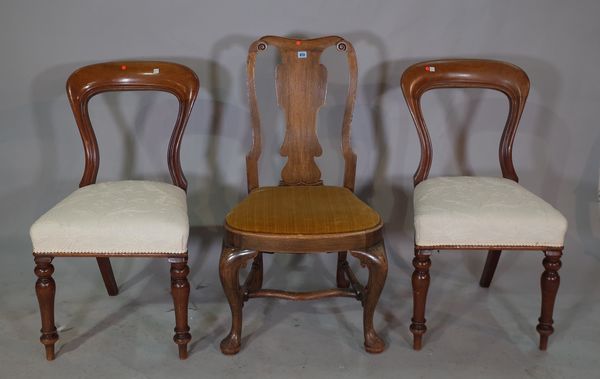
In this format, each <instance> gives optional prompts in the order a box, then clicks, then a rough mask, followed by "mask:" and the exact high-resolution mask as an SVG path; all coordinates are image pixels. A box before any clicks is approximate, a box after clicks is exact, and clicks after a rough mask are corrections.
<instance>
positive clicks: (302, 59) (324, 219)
mask: <svg viewBox="0 0 600 379" xmlns="http://www.w3.org/2000/svg"><path fill="white" fill-rule="evenodd" d="M268 46H274V47H276V48H278V50H279V52H280V55H281V60H282V61H281V64H279V65H278V66H277V70H276V87H277V99H278V103H279V106H280V107H281V108H283V111H284V113H285V118H286V134H285V138H284V142H283V145H282V146H281V149H280V153H281V155H282V156H284V157H287V162H286V164H285V166H284V167H283V170H282V172H281V182H280V185H279V186H276V187H260V186H259V183H258V160H259V157H260V154H261V125H260V119H259V111H258V102H257V98H256V86H255V62H256V56H257V53H259V52H260V51H263V50H265V49H267V47H268ZM331 46H335V47H336V48H337V50H338V51H340V52H342V53H344V54H345V55H346V57H347V62H348V67H349V72H350V82H349V89H348V94H347V99H346V108H345V113H344V119H343V126H342V143H341V147H342V153H343V157H344V161H345V171H344V186H343V187H334V186H325V185H323V182H322V180H321V172H320V170H319V168H318V167H317V165H316V163H315V160H314V158H315V157H317V156H320V155H321V152H322V151H321V146H320V145H319V141H318V139H317V133H316V119H317V112H318V110H319V108H320V107H321V106H322V105H323V104H324V101H325V93H326V89H327V70H326V68H325V66H324V65H322V64H321V63H320V62H319V59H320V56H321V53H322V52H323V51H324V50H325V49H326V48H328V47H331ZM247 74H248V92H249V101H250V113H251V118H252V132H253V140H252V141H253V143H252V148H251V150H250V152H249V154H248V155H247V157H246V165H247V167H246V168H247V179H248V192H249V194H248V196H247V197H246V198H245V199H244V200H243V201H242V202H241V203H239V204H238V205H237V206H236V207H235V208H234V209H233V210H232V211H231V212H230V213H229V214H228V215H227V217H226V220H225V236H224V241H223V251H222V254H221V259H220V263H219V274H220V278H221V283H222V285H223V289H224V291H225V295H226V296H227V300H228V301H229V305H230V307H231V315H232V325H231V331H230V333H229V335H228V336H227V337H226V338H225V339H224V340H223V341H222V342H221V351H222V352H223V353H224V354H236V353H237V352H239V350H240V344H241V336H240V335H241V329H242V304H243V303H244V302H245V301H247V300H248V299H251V298H257V297H272V298H273V297H274V298H281V299H289V300H313V299H320V298H325V297H336V296H343V297H355V298H356V299H358V300H360V301H361V303H362V305H363V307H364V313H363V326H364V337H365V348H366V350H367V351H368V352H371V353H378V352H381V351H383V349H384V342H383V341H382V340H381V338H379V337H378V336H377V334H376V332H375V330H374V329H373V313H374V311H375V306H376V304H377V301H378V299H379V295H380V293H381V290H382V289H383V285H384V282H385V278H386V275H387V260H386V255H385V249H384V245H383V237H382V231H381V229H382V226H383V225H382V221H381V218H380V216H379V215H378V214H377V213H376V212H375V211H374V210H372V209H371V208H370V207H368V206H367V205H366V204H365V203H363V202H362V201H360V200H359V199H358V198H357V197H356V196H355V195H354V193H353V190H354V176H355V171H356V155H355V154H354V152H353V151H352V147H351V144H350V124H351V120H352V112H353V108H354V101H355V97H356V80H357V64H356V56H355V53H354V48H353V47H352V45H351V44H350V43H349V42H348V41H346V40H344V39H343V38H341V37H336V36H330V37H323V38H317V39H308V40H294V39H287V38H282V37H273V36H266V37H262V38H260V39H259V40H257V41H255V42H254V43H252V45H251V46H250V49H249V53H248V62H247ZM267 252H268V253H292V254H298V253H318V252H338V261H337V275H336V278H337V279H336V280H337V288H334V289H329V290H322V291H314V292H288V291H281V290H274V289H263V288H262V283H263V263H262V255H263V253H267ZM348 252H349V253H350V255H352V256H354V257H356V258H358V259H359V260H360V262H361V264H362V265H363V266H366V267H367V268H368V270H369V279H368V283H367V285H366V286H363V285H361V284H360V283H359V282H358V281H357V279H356V277H355V275H354V273H353V272H352V270H351V269H350V268H349V266H348V262H347V261H346V257H347V253H348ZM251 259H252V260H253V263H252V268H251V271H250V272H249V274H248V277H247V278H246V280H245V282H244V283H243V284H240V282H239V275H238V274H239V270H240V267H242V266H244V265H245V264H246V262H248V261H249V260H251ZM349 287H351V289H349Z"/></svg>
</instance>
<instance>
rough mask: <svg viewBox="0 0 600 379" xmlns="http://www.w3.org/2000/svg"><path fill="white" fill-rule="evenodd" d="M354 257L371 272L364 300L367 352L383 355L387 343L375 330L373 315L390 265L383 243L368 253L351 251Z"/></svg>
mask: <svg viewBox="0 0 600 379" xmlns="http://www.w3.org/2000/svg"><path fill="white" fill-rule="evenodd" d="M350 253H351V254H352V256H353V257H355V258H357V259H358V260H360V263H361V265H362V266H363V267H364V266H366V267H367V268H368V270H369V280H368V282H367V287H366V294H365V298H364V299H363V330H364V335H365V350H366V351H367V352H369V353H381V352H382V351H383V350H384V349H385V343H384V342H383V340H382V339H381V338H380V337H379V336H378V335H377V332H375V329H374V328H373V315H374V314H375V307H376V306H377V302H378V301H379V296H380V295H381V291H382V290H383V285H384V284H385V278H386V277H387V270H388V263H387V258H386V254H385V247H384V246H383V243H379V244H377V245H375V246H373V247H372V248H370V249H368V250H367V251H366V252H362V251H351V252H350Z"/></svg>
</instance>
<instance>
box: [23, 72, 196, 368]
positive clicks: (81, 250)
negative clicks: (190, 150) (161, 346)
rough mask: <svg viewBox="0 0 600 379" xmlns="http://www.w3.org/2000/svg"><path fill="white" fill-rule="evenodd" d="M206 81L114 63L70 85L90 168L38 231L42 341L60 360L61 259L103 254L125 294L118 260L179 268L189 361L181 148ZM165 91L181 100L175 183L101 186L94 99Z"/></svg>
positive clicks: (173, 156)
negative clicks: (57, 268)
mask: <svg viewBox="0 0 600 379" xmlns="http://www.w3.org/2000/svg"><path fill="white" fill-rule="evenodd" d="M198 89H199V82H198V78H197V76H196V74H195V73H194V72H193V71H192V70H190V69H189V68H187V67H185V66H182V65H179V64H175V63H167V62H150V61H148V62H109V63H100V64H94V65H90V66H86V67H83V68H80V69H79V70H77V71H75V72H74V73H73V74H71V76H70V77H69V79H68V81H67V94H68V98H69V102H70V103H71V108H72V109H73V113H74V115H75V121H76V122H77V126H78V128H79V132H80V134H81V138H82V140H83V147H84V151H85V171H84V173H83V177H82V179H81V182H80V183H79V187H80V188H79V189H78V190H76V191H75V192H73V193H72V194H70V195H69V196H67V197H66V198H65V199H64V200H62V201H61V202H60V203H58V204H57V205H56V206H54V207H53V208H52V209H50V210H49V211H48V212H47V213H46V214H44V215H43V216H42V217H40V218H39V219H38V220H37V221H36V222H35V223H34V224H33V226H32V227H31V231H30V234H31V240H32V243H33V256H34V259H35V274H36V275H37V277H38V279H37V282H36V285H35V290H36V294H37V298H38V302H39V305H40V312H41V316H42V330H41V332H42V336H41V338H40V340H41V342H42V344H44V346H45V347H46V358H47V359H48V360H52V359H54V344H55V343H56V341H57V340H58V334H57V332H56V327H55V325H54V294H55V289H56V287H55V283H54V279H52V273H53V272H54V267H53V266H52V264H51V262H52V260H53V259H54V258H55V257H95V258H96V260H97V262H98V266H99V268H100V273H101V274H102V278H103V280H104V284H105V286H106V290H107V291H108V294H109V295H110V296H114V295H117V294H118V292H119V291H118V288H117V284H116V282H115V278H114V275H113V272H112V268H111V264H110V260H109V259H110V258H113V257H115V258H116V257H154V258H166V259H167V260H168V261H169V262H170V263H171V292H172V295H173V302H174V305H175V318H176V327H175V337H174V341H175V343H176V344H177V345H178V346H179V357H180V358H181V359H185V358H186V357H187V344H188V343H189V342H190V340H191V335H190V333H189V329H190V328H189V326H188V322H187V308H188V298H189V292H190V286H189V283H188V281H187V275H188V272H189V268H188V266H187V258H188V254H187V239H188V233H189V225H188V216H187V204H186V194H185V191H186V189H187V181H186V179H185V176H184V175H183V172H182V170H181V163H180V159H179V150H180V147H181V139H182V136H183V132H184V130H185V126H186V124H187V121H188V118H189V116H190V113H191V111H192V107H193V104H194V101H195V99H196V95H197V94H198ZM128 90H134V91H141V90H154V91H165V92H170V93H171V94H173V95H175V97H177V99H178V100H179V114H178V116H177V121H176V123H175V127H174V129H173V133H172V135H171V140H170V142H169V150H168V163H169V171H170V174H171V178H172V180H173V184H174V185H171V184H167V183H159V182H151V181H132V180H127V181H115V182H104V183H98V184H96V175H97V173H98V167H99V164H100V160H99V151H98V143H97V141H96V136H95V134H94V130H93V128H92V124H91V121H90V118H89V113H88V102H89V100H90V98H92V97H93V96H95V95H97V94H99V93H103V92H108V91H128Z"/></svg>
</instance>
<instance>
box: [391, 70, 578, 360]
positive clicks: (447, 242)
mask: <svg viewBox="0 0 600 379" xmlns="http://www.w3.org/2000/svg"><path fill="white" fill-rule="evenodd" d="M401 86H402V91H403V93H404V98H405V99H406V103H407V104H408V107H409V109H410V113H411V115H412V118H413V120H414V122H415V125H416V127H417V133H418V135H419V139H420V143H421V161H420V163H419V167H418V169H417V171H416V173H415V175H414V177H413V179H414V185H415V191H414V212H415V216H414V217H415V219H414V223H415V258H414V259H413V266H414V267H415V271H414V273H413V275H412V286H413V307H414V308H413V318H412V324H411V325H410V330H411V332H412V333H413V335H414V345H413V347H414V349H416V350H419V349H420V348H421V345H422V342H421V341H422V337H423V334H424V333H425V331H426V330H427V328H426V327H425V301H426V297H427V290H428V288H429V280H430V276H429V267H430V266H431V260H430V258H429V256H430V254H431V251H432V250H487V251H488V255H487V261H486V263H485V268H484V270H483V274H482V275H481V280H480V282H479V284H480V285H481V287H489V286H490V283H491V281H492V277H493V275H494V271H495V270H496V265H497V264H498V259H499V258H500V253H501V251H502V250H541V251H543V252H544V254H545V258H544V261H543V265H544V268H545V270H544V272H543V274H542V278H541V288H542V311H541V316H540V318H539V324H538V326H537V331H538V332H539V334H540V336H541V338H540V345H539V347H540V349H541V350H546V347H547V344H548V337H549V336H550V334H552V332H553V330H554V329H553V327H552V324H553V320H552V312H553V308H554V300H555V298H556V293H557V290H558V286H559V282H560V278H559V275H558V270H559V269H560V267H561V262H560V257H561V255H562V251H563V244H564V237H565V233H566V229H567V221H566V219H565V218H564V217H563V216H562V215H561V214H560V213H559V212H558V211H557V210H556V209H554V208H553V207H552V206H551V205H550V204H548V203H546V202H545V201H543V200H542V199H540V198H539V197H537V196H536V195H534V194H533V193H531V192H529V191H527V190H526V189H525V188H523V187H522V186H520V185H519V184H518V183H517V182H518V180H519V179H518V177H517V174H516V172H515V169H514V166H513V161H512V146H513V141H514V138H515V133H516V131H517V126H518V123H519V119H520V118H521V114H522V112H523V108H524V106H525V101H526V99H527V95H528V93H529V79H528V77H527V75H526V74H525V72H524V71H523V70H521V69H520V68H518V67H516V66H514V65H512V64H509V63H504V62H498V61H491V60H462V59H460V60H439V61H430V62H422V63H417V64H415V65H413V66H411V67H409V68H408V69H407V70H406V71H405V72H404V74H403V75H402V79H401ZM435 88H488V89H493V90H497V91H500V92H502V93H504V94H505V95H506V96H507V97H508V100H509V114H508V119H507V121H506V126H505V127H504V132H503V133H502V138H501V140H500V150H499V156H500V167H501V170H502V176H503V178H493V177H476V176H472V177H469V176H458V177H437V178H432V179H428V178H427V176H428V174H429V169H430V168H431V161H432V148H431V139H430V138H429V132H428V131H427V126H426V124H425V120H424V118H423V112H422V109H421V104H420V99H421V96H422V95H423V93H425V92H426V91H428V90H430V89H435Z"/></svg>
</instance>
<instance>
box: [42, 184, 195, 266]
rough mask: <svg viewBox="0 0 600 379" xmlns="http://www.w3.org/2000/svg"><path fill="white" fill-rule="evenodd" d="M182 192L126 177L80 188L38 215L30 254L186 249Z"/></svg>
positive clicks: (186, 227) (166, 185) (169, 251)
mask: <svg viewBox="0 0 600 379" xmlns="http://www.w3.org/2000/svg"><path fill="white" fill-rule="evenodd" d="M188 233H189V224H188V216H187V203H186V196H185V192H184V191H183V190H182V189H181V188H179V187H176V186H174V185H171V184H167V183H160V182H151V181H137V180H126V181H117V182H104V183H98V184H91V185H88V186H85V187H82V188H79V189H78V190H76V191H75V192H73V193H72V194H70V195H69V196H67V197H66V198H65V199H64V200H62V201H61V202H60V203H58V204H57V205H56V206H54V207H53V208H52V209H50V210H49V211H48V212H46V214H44V215H43V216H42V217H40V218H39V219H38V220H37V221H36V222H35V223H34V224H33V226H32V227H31V230H30V234H31V240H32V243H33V251H34V253H35V254H44V253H52V254H53V255H58V254H61V253H63V254H77V253H107V254H111V253H112V254H115V253H121V254H123V253H125V254H132V255H135V254H136V253H137V254H140V255H144V254H185V253H186V252H187V240H188Z"/></svg>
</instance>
